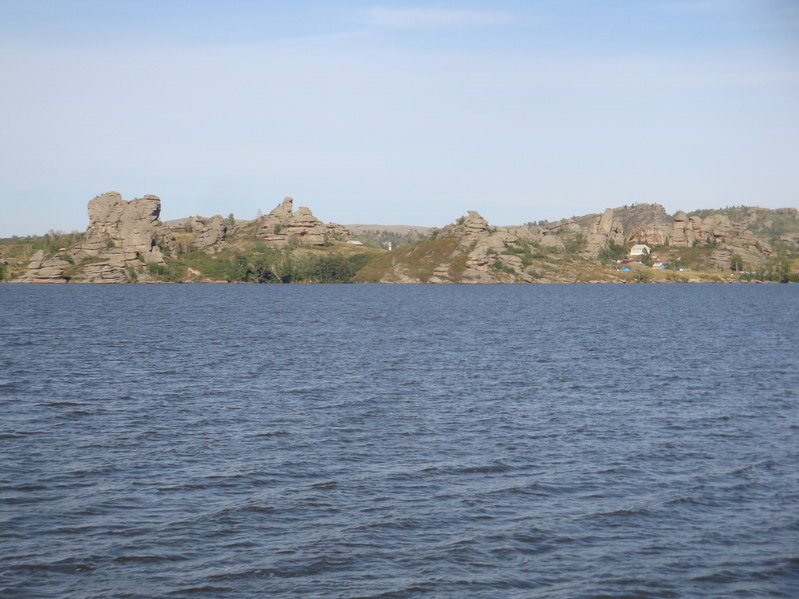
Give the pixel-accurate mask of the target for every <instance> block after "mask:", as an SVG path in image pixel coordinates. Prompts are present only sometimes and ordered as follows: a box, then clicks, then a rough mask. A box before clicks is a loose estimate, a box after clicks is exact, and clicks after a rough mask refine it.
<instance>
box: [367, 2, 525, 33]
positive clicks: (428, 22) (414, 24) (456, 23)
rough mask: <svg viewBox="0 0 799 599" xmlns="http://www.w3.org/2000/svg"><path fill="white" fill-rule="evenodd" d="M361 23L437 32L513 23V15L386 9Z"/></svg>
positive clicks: (377, 10)
mask: <svg viewBox="0 0 799 599" xmlns="http://www.w3.org/2000/svg"><path fill="white" fill-rule="evenodd" d="M359 16H360V19H361V21H363V22H365V23H366V24H368V25H372V26H375V27H384V28H388V29H435V28H442V27H486V26H495V25H502V24H504V23H508V22H510V21H511V15H510V14H509V13H506V12H499V11H483V10H455V9H441V8H418V7H417V8H414V7H410V8H382V7H375V8H370V9H369V10H366V11H363V12H362V13H360V15H359Z"/></svg>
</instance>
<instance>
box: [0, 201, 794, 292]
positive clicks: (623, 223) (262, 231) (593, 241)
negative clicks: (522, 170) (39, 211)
mask: <svg viewBox="0 0 799 599" xmlns="http://www.w3.org/2000/svg"><path fill="white" fill-rule="evenodd" d="M160 212H161V200H160V199H159V198H158V197H157V196H154V195H147V196H144V197H143V198H138V199H134V200H131V201H125V200H123V199H122V197H121V196H120V194H119V193H117V192H108V193H104V194H102V195H100V196H97V197H96V198H94V199H92V200H91V201H90V202H89V204H88V214H89V221H90V222H89V227H88V229H87V230H86V232H85V234H83V235H79V234H77V233H75V234H74V235H76V236H77V237H78V238H77V240H75V239H72V238H70V240H69V242H67V241H64V242H57V239H56V238H54V239H53V240H52V243H51V244H49V245H46V246H45V249H36V250H35V251H30V253H27V257H25V259H24V262H21V261H20V260H21V259H20V258H16V259H15V260H11V259H9V258H8V257H7V256H6V257H4V255H3V252H4V250H3V247H4V246H2V245H1V244H0V278H2V277H3V276H5V278H6V280H8V279H11V280H12V281H13V282H26V283H32V282H39V283H44V282H47V283H51V282H52V283H63V282H67V281H75V282H94V283H125V282H134V281H136V282H156V281H164V280H169V281H195V280H196V281H216V280H220V277H221V280H242V281H247V280H258V281H266V280H297V279H296V278H292V277H291V276H288V275H286V274H285V272H287V271H286V269H291V268H295V271H296V272H295V276H300V275H296V273H297V272H300V271H299V270H296V269H297V268H299V267H300V266H303V268H304V269H305V270H303V271H302V272H304V273H306V274H305V275H302V276H311V275H309V274H307V273H309V272H311V271H312V270H313V269H312V268H311V266H309V264H310V263H309V262H308V260H309V259H310V258H308V256H311V254H308V252H309V251H317V252H322V253H321V254H316V256H317V257H318V258H319V259H321V258H322V257H325V256H327V257H328V258H329V257H330V253H329V252H334V253H338V254H339V255H341V256H345V257H346V256H349V257H352V256H354V254H353V253H359V252H360V253H361V255H362V259H358V260H356V261H355V262H352V264H353V265H354V264H357V269H362V270H359V274H357V275H354V274H353V275H352V277H353V278H352V280H363V281H373V282H383V283H542V282H578V281H584V282H616V281H624V280H627V279H625V278H624V276H622V275H621V274H620V273H619V270H620V267H617V266H614V261H616V260H619V259H620V258H624V257H626V256H627V254H626V250H627V249H629V247H630V246H631V245H632V244H646V245H648V246H650V247H654V248H656V252H657V255H656V256H654V257H655V258H656V259H658V260H661V261H662V262H664V263H666V264H671V265H672V268H677V264H678V263H685V262H686V261H690V260H693V263H694V264H695V265H697V266H698V267H699V268H700V269H701V270H707V269H709V270H710V271H712V272H719V273H723V272H729V271H730V269H731V268H733V266H734V265H737V266H736V267H735V268H736V269H737V270H739V271H740V270H742V269H743V268H742V267H743V266H745V267H746V268H747V269H750V270H762V269H765V268H767V267H769V265H770V264H771V263H772V262H773V261H774V260H775V257H776V256H778V255H779V256H782V257H783V258H786V257H787V258H788V259H795V258H796V257H797V256H799V212H797V210H795V209H792V208H790V209H781V210H767V209H762V208H756V207H738V208H728V209H724V210H716V211H696V212H694V213H691V214H687V213H686V212H684V211H678V212H677V213H676V214H674V215H673V216H670V215H668V214H667V213H666V211H665V209H664V208H663V206H660V205H658V204H637V205H633V206H623V207H618V208H608V209H606V210H604V211H603V212H602V213H597V214H588V215H584V216H579V217H577V216H575V217H572V218H569V219H563V220H561V221H557V222H545V221H541V222H539V223H538V224H533V223H528V224H526V225H520V226H508V227H499V226H493V225H490V224H489V223H488V221H487V220H486V219H485V218H483V217H482V216H481V215H480V214H479V213H477V212H475V211H469V212H468V213H467V214H466V215H465V216H463V217H461V218H459V219H458V220H457V221H456V222H454V223H452V224H450V225H447V226H445V227H443V228H441V229H428V230H425V232H424V233H423V234H420V233H419V232H418V231H416V232H413V234H409V235H408V236H407V237H405V238H403V239H401V240H400V238H399V237H398V236H397V235H398V233H397V232H393V233H392V235H394V237H391V236H390V235H389V232H388V231H384V233H383V235H384V236H383V237H380V238H377V237H375V233H376V231H375V230H371V231H370V230H369V229H364V235H367V233H368V234H369V235H372V236H371V237H369V236H368V235H367V236H366V237H364V238H363V239H364V241H367V240H368V243H367V245H364V244H363V243H360V242H356V241H354V240H357V236H356V237H354V238H353V236H352V234H351V233H350V231H349V230H348V229H347V228H346V227H344V226H342V225H338V224H335V223H327V224H326V223H323V222H322V221H320V220H319V219H317V218H316V217H315V216H314V215H313V213H312V212H311V210H310V209H309V208H307V207H301V208H299V209H298V210H296V211H295V210H294V207H293V199H292V198H290V197H287V198H285V199H284V200H283V201H282V202H281V203H280V204H278V205H277V206H276V207H275V208H274V209H273V210H272V211H271V212H270V213H269V214H266V215H260V214H259V217H258V218H257V219H256V220H254V221H236V220H235V219H234V218H233V215H230V216H229V217H228V218H223V217H222V216H220V215H215V216H213V217H210V218H208V217H202V216H192V217H189V218H184V219H180V220H179V221H171V222H170V223H169V224H165V223H163V222H161V220H160ZM370 227H373V228H377V227H378V226H374V225H372V226H370ZM387 240H389V241H392V240H393V241H392V243H393V242H394V241H398V240H399V241H401V242H402V244H403V247H402V248H399V249H398V248H397V247H396V246H392V245H391V244H390V243H388V241H387ZM399 241H398V242H399ZM348 242H349V243H348ZM61 243H63V247H58V245H59V244H61ZM53 244H56V245H53ZM351 244H354V245H351ZM369 244H371V245H369ZM259 246H260V247H261V248H263V250H260V249H258V248H259ZM367 246H368V247H367ZM29 247H31V248H33V246H32V245H30V246H29ZM40 247H41V246H40ZM389 247H391V248H392V249H393V250H394V251H386V249H381V248H389ZM263 251H269V252H272V253H269V254H267V253H263ZM253 252H254V253H253ZM325 252H327V253H325ZM198 256H206V257H207V258H205V259H202V260H201V259H200V258H198ZM342 259H344V258H342ZM292 260H293V262H292ZM298 260H299V262H298ZM325 260H327V258H325ZM346 260H349V258H346ZM346 260H345V262H341V261H339V262H338V263H335V260H333V261H330V260H328V262H326V266H324V267H322V266H319V264H321V263H319V264H316V266H314V267H313V268H316V269H317V271H319V272H322V271H320V270H319V269H320V268H321V269H322V270H323V271H324V273H323V274H320V275H319V276H321V277H323V280H331V277H333V278H334V279H335V277H337V276H345V275H342V274H341V273H347V272H351V268H355V267H354V266H352V267H351V266H347V264H349V263H347V262H346ZM303 261H305V262H303ZM317 262H318V260H317ZM301 263H302V264H301ZM631 268H632V269H633V270H635V269H637V268H639V266H638V265H637V263H636V264H633V265H631ZM309 269H310V270H309ZM314 272H316V271H314ZM352 272H353V273H354V272H355V271H352ZM5 273H10V276H8V274H5ZM254 273H255V274H254ZM257 273H261V274H257ZM270 273H271V274H270ZM281 273H283V274H281ZM336 273H338V274H336ZM367 273H368V274H367ZM167 275H169V276H167ZM346 276H350V275H346ZM270 277H271V278H270ZM692 277H694V276H693V275H692ZM627 278H629V275H627ZM300 280H303V279H300ZM335 280H339V279H335ZM689 280H698V279H696V278H695V277H694V278H689Z"/></svg>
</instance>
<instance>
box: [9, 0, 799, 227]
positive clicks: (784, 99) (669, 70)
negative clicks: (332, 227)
mask: <svg viewBox="0 0 799 599" xmlns="http://www.w3.org/2000/svg"><path fill="white" fill-rule="evenodd" d="M0 81H2V85H0V126H1V127H2V129H1V131H2V136H1V137H0V237H6V236H10V235H13V234H17V235H26V234H42V233H45V232H46V231H47V230H49V229H51V228H52V229H64V230H71V229H78V230H83V229H85V227H86V225H87V224H88V217H87V216H86V203H87V202H88V201H89V200H90V199H91V198H92V197H94V196H95V195H97V194H100V193H103V192H105V191H109V190H116V191H119V192H121V193H122V194H123V196H124V197H125V199H133V198H134V197H141V196H143V195H145V194H148V193H152V194H156V195H158V196H160V197H161V199H162V204H163V211H162V218H163V219H165V220H166V219H171V218H179V217H182V216H188V215H193V214H201V215H206V216H211V215H213V214H215V213H221V214H223V215H227V214H228V213H230V212H233V213H234V214H235V215H236V216H237V217H240V218H253V217H254V216H255V214H256V212H257V210H258V209H261V210H263V211H264V212H268V211H269V210H271V209H272V208H273V207H274V206H275V205H277V204H278V203H279V202H280V201H281V200H282V198H283V197H284V196H286V195H291V196H293V197H294V198H295V206H301V205H307V206H309V207H310V208H311V209H312V210H313V211H314V213H315V214H316V215H317V216H318V217H319V218H321V219H323V220H325V221H335V222H340V223H356V222H361V223H381V224H416V225H426V226H443V225H445V224H447V223H449V222H452V221H454V220H455V219H456V218H457V217H458V216H460V215H462V214H465V212H466V211H467V210H477V211H479V212H480V213H481V214H483V216H485V217H486V218H487V219H488V220H489V222H491V223H492V224H498V225H506V224H521V223H523V222H527V221H535V220H539V219H550V220H552V219H558V218H561V217H568V216H572V215H575V214H585V213H587V212H594V211H601V210H602V209H604V208H606V207H613V206H619V205H623V204H629V203H633V202H658V203H661V204H663V205H665V206H666V209H667V210H669V211H670V212H673V211H675V210H678V209H684V210H692V209H696V208H713V207H723V206H727V205H738V204H752V205H761V206H765V207H771V208H776V207H786V206H793V207H799V2H796V1H794V0H635V1H615V2H613V1H609V0H601V1H600V0H542V1H534V0H531V1H513V0H494V1H492V2H487V1H476V0H471V1H470V0H464V1H460V2H458V1H451V0H446V1H442V2H416V3H414V2H379V1H374V2H369V1H360V0H333V1H326V2H323V1H311V0H295V1H294V2H290V3H289V2H269V1H260V2H256V1H252V0H227V1H225V2H217V1H210V0H205V1H203V0H191V1H189V0H185V1H166V0H160V1H149V0H136V1H124V0H116V1H112V0H104V1H99V0H95V1H90V0H48V1H44V0H19V1H17V0H0Z"/></svg>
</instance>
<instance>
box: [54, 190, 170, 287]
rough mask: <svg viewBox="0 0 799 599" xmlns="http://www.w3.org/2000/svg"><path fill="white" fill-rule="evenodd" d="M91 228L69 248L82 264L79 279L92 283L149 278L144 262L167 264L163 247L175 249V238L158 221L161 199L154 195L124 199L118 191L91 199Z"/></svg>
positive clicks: (73, 258) (71, 255)
mask: <svg viewBox="0 0 799 599" xmlns="http://www.w3.org/2000/svg"><path fill="white" fill-rule="evenodd" d="M88 212H89V228H88V229H87V230H86V235H85V236H84V239H83V240H82V241H81V242H80V243H79V244H78V245H77V246H76V247H75V248H74V249H72V250H71V251H70V253H69V255H70V258H71V259H72V261H73V262H75V263H80V264H82V265H83V266H82V268H81V269H80V274H79V278H80V280H82V281H86V282H92V283H125V282H128V281H130V280H134V279H136V280H140V281H147V280H148V279H149V277H148V275H147V273H146V271H144V269H143V268H142V266H143V265H145V264H164V263H165V259H164V254H163V252H162V248H170V249H173V248H174V247H175V245H176V242H175V238H174V237H173V236H172V234H171V233H170V232H169V230H168V228H167V227H165V226H164V224H163V223H162V222H161V221H160V220H159V217H160V214H161V200H160V199H159V198H158V197H157V196H154V195H146V196H144V197H143V198H138V199H134V200H131V201H129V202H128V201H125V200H123V199H122V196H121V195H120V194H119V193H118V192H116V191H110V192H108V193H104V194H102V195H99V196H97V197H96V198H94V199H92V200H91V201H90V202H89V205H88Z"/></svg>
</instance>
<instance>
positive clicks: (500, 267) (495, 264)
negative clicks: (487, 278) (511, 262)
mask: <svg viewBox="0 0 799 599" xmlns="http://www.w3.org/2000/svg"><path fill="white" fill-rule="evenodd" d="M491 268H492V269H493V270H498V271H499V272H504V273H507V274H509V275H515V274H516V270H515V269H513V268H512V267H510V266H508V265H506V264H503V263H502V262H500V260H499V258H497V259H496V260H494V262H493V263H492V264H491Z"/></svg>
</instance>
